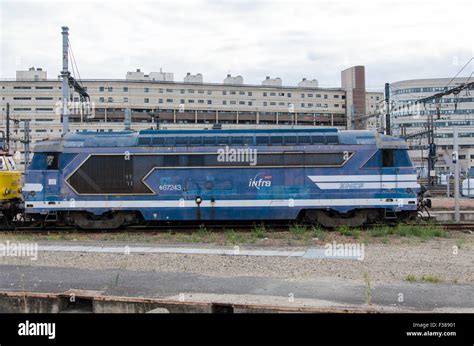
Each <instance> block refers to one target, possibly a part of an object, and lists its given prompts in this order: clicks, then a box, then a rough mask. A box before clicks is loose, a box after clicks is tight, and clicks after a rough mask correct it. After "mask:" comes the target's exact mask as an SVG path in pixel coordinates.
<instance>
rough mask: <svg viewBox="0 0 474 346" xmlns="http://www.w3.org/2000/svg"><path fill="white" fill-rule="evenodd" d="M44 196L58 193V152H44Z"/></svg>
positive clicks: (46, 197) (46, 198)
mask: <svg viewBox="0 0 474 346" xmlns="http://www.w3.org/2000/svg"><path fill="white" fill-rule="evenodd" d="M43 174H44V183H43V185H44V191H45V194H44V198H45V200H48V199H49V198H48V197H51V196H58V195H59V153H47V154H46V169H45V171H44V173H43Z"/></svg>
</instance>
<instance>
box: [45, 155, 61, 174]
mask: <svg viewBox="0 0 474 346" xmlns="http://www.w3.org/2000/svg"><path fill="white" fill-rule="evenodd" d="M46 169H47V170H56V169H59V153H48V154H47V155H46Z"/></svg>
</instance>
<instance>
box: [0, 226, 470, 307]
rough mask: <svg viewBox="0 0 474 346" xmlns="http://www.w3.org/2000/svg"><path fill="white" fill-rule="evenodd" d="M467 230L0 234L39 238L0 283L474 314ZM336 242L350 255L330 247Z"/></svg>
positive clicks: (19, 288) (6, 238)
mask: <svg viewBox="0 0 474 346" xmlns="http://www.w3.org/2000/svg"><path fill="white" fill-rule="evenodd" d="M473 231H474V225H473V228H471V227H457V226H450V227H443V226H439V225H434V224H426V225H398V226H381V227H375V228H368V229H350V228H346V227H341V228H338V229H335V230H333V231H326V230H323V229H320V228H316V227H310V226H302V225H293V226H290V227H289V228H286V229H282V228H276V229H272V227H271V226H262V225H257V226H253V227H251V228H249V229H237V228H236V229H232V228H231V227H228V228H226V229H208V228H205V227H200V228H197V229H194V230H192V231H189V230H168V229H165V228H164V229H160V230H140V229H136V230H129V229H128V230H123V231H114V232H86V231H61V230H51V231H41V232H38V231H35V232H28V231H15V232H1V233H0V244H3V246H6V245H10V246H11V244H16V243H17V244H20V243H29V244H37V246H38V248H37V249H38V253H37V256H36V257H37V258H33V257H31V256H30V257H28V256H1V257H0V291H2V292H9V293H14V292H30V293H31V294H34V293H38V292H44V293H64V292H68V291H70V290H81V291H84V290H86V291H88V292H93V293H92V295H97V296H101V297H121V298H120V299H136V298H140V299H141V298H143V299H145V298H146V299H166V300H172V301H176V302H178V301H179V302H181V303H183V302H187V303H190V304H191V303H202V302H212V303H219V304H250V305H252V304H257V305H262V304H263V305H265V306H273V307H280V308H281V309H286V310H289V311H296V310H297V309H300V308H314V309H321V308H323V309H329V310H330V311H349V310H350V309H354V310H355V311H359V310H360V311H380V312H393V311H395V312H404V311H409V312H421V311H423V312H425V311H428V312H474V271H473V265H474V232H473ZM341 245H342V246H346V245H349V247H348V248H349V249H350V250H349V251H354V252H353V253H349V254H347V253H343V252H340V253H336V252H333V253H332V254H331V253H329V255H328V252H327V251H328V249H333V250H336V249H339V248H338V246H341ZM356 251H358V252H356ZM331 256H332V257H331ZM0 306H1V303H0ZM348 309H349V310H348ZM109 311H110V310H109ZM112 311H113V310H112ZM117 312H121V311H120V310H117Z"/></svg>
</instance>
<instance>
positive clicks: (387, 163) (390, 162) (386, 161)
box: [382, 149, 395, 167]
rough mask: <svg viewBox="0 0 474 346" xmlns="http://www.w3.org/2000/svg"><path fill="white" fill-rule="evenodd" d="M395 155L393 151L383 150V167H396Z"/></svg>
mask: <svg viewBox="0 0 474 346" xmlns="http://www.w3.org/2000/svg"><path fill="white" fill-rule="evenodd" d="M393 153H394V150H392V149H383V150H382V167H394V163H395V162H394V159H393Z"/></svg>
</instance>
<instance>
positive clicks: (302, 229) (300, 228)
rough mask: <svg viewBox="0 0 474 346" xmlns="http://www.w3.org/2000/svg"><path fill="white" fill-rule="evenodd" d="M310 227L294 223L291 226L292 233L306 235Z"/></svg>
mask: <svg viewBox="0 0 474 346" xmlns="http://www.w3.org/2000/svg"><path fill="white" fill-rule="evenodd" d="M307 231H308V228H307V227H306V226H304V225H299V224H294V225H291V226H290V233H292V234H294V235H304V234H305V233H306V232H307Z"/></svg>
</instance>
